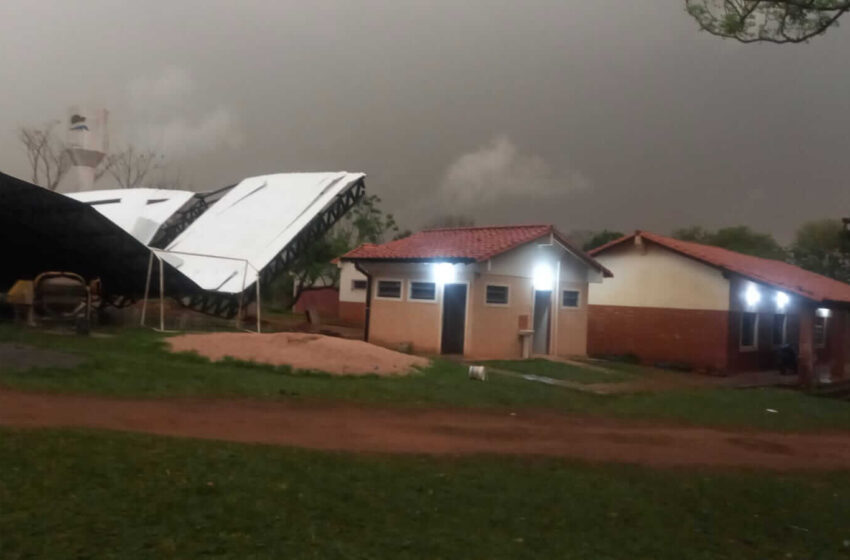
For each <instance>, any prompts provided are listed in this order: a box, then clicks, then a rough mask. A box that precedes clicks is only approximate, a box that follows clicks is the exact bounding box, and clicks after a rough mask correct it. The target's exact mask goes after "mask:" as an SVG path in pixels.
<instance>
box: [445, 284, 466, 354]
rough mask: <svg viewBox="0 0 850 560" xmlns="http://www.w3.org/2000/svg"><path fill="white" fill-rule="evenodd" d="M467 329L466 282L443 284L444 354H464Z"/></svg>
mask: <svg viewBox="0 0 850 560" xmlns="http://www.w3.org/2000/svg"><path fill="white" fill-rule="evenodd" d="M465 331H466V284H446V285H445V286H443V337H442V340H441V342H440V348H441V351H442V353H443V354H463V333H464V332H465Z"/></svg>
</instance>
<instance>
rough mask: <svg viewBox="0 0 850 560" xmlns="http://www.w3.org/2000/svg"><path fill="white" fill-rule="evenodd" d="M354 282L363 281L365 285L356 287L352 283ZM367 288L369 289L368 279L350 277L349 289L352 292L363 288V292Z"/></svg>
mask: <svg viewBox="0 0 850 560" xmlns="http://www.w3.org/2000/svg"><path fill="white" fill-rule="evenodd" d="M355 282H364V283H365V284H366V285H365V286H363V287H362V288H358V287H356V286H355V285H354V283H355ZM368 289H369V281H368V280H361V279H360V278H352V279H351V291H352V292H359V291H361V290H363V291H364V292H365V291H366V290H368Z"/></svg>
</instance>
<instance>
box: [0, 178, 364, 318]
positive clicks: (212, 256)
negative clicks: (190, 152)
mask: <svg viewBox="0 0 850 560" xmlns="http://www.w3.org/2000/svg"><path fill="white" fill-rule="evenodd" d="M364 179H365V175H363V174H362V173H346V172H339V173H290V174H286V173H284V174H276V175H265V176H261V177H252V178H248V179H245V180H243V181H241V182H240V183H239V184H237V185H234V186H232V187H228V188H226V189H220V190H218V191H214V192H212V193H208V194H209V195H214V196H209V197H205V195H203V194H201V195H197V196H196V197H195V198H192V197H191V196H189V197H186V196H185V195H179V196H174V197H173V199H172V198H169V201H170V204H169V207H168V208H167V210H168V211H167V212H166V211H165V210H166V207H165V206H163V211H162V212H157V213H155V215H154V218H155V219H156V223H157V224H158V226H157V228H152V225H151V224H150V223H145V220H148V219H150V213H149V208H148V206H150V205H149V204H147V201H148V200H156V198H147V199H145V198H144V196H147V194H150V193H146V194H145V195H140V196H142V199H143V200H145V203H144V204H141V203H140V202H139V201H138V200H136V202H133V203H123V202H117V203H116V202H108V204H118V205H119V206H116V207H114V212H113V216H111V218H113V219H110V218H108V217H107V215H108V214H109V212H103V213H102V212H101V211H99V210H98V209H97V206H98V204H94V205H92V204H91V203H92V202H98V201H101V200H105V201H112V200H114V199H115V197H113V198H111V199H110V198H103V196H104V193H103V192H102V191H101V194H100V198H98V195H95V194H86V196H85V197H84V198H87V199H88V198H89V197H93V198H91V199H89V200H88V203H85V202H81V201H80V200H75V199H73V198H71V197H68V196H65V195H62V194H58V193H54V192H50V191H48V190H46V189H43V188H41V187H38V186H36V185H33V184H30V183H28V182H26V181H22V180H20V179H17V178H15V177H11V176H9V175H5V174H2V173H0V242H2V244H3V247H4V249H5V251H4V253H5V254H4V256H3V262H4V264H3V266H2V267H0V291H5V290H8V288H9V287H10V286H11V285H12V284H13V283H14V282H15V281H16V280H18V279H22V278H23V279H32V278H34V277H35V276H36V275H38V274H39V273H41V272H44V271H46V270H64V271H73V272H76V273H77V274H80V275H81V276H83V277H84V278H86V279H87V280H92V279H95V278H98V279H100V281H101V283H102V286H103V293H104V300H105V301H107V302H109V303H112V304H114V305H121V304H123V303H126V302H130V301H134V300H137V299H139V298H141V297H143V296H144V294H145V292H146V281H147V279H148V278H149V275H150V272H151V263H152V262H153V259H154V258H155V259H156V260H157V261H159V262H160V263H162V266H163V274H162V276H163V283H164V284H163V287H164V291H165V293H166V294H167V295H168V296H169V297H172V298H174V299H177V300H178V301H179V302H180V303H181V304H183V305H185V306H187V307H189V308H191V309H194V310H197V311H201V312H204V313H208V314H213V315H217V316H220V317H233V316H235V315H236V314H237V311H238V309H239V307H240V305H241V304H242V303H244V302H246V301H251V300H252V298H253V297H254V294H255V293H256V292H255V291H254V290H252V288H253V287H254V284H255V283H256V282H257V281H258V280H259V282H260V283H262V284H268V283H269V282H270V281H271V280H272V279H274V278H275V277H277V276H278V275H280V274H281V273H283V272H284V271H285V270H286V269H287V268H288V267H289V266H290V265H291V263H292V262H293V260H294V259H295V258H296V257H297V256H298V255H299V254H301V253H302V252H303V251H304V250H305V249H306V248H307V247H308V246H309V245H310V244H311V243H312V242H314V241H315V240H317V239H318V238H320V237H321V236H322V235H324V234H325V233H326V232H327V231H328V230H329V229H330V228H331V227H333V225H334V224H335V223H336V222H337V221H338V220H339V219H340V218H341V217H342V216H343V215H344V214H345V213H346V212H347V211H348V210H349V209H350V208H351V207H352V206H354V205H355V204H356V203H357V202H358V201H359V200H360V199H361V198H362V197H363V195H364V194H365V183H364ZM92 192H97V191H92ZM222 193H223V194H222ZM119 194H120V191H119ZM123 196H128V197H129V196H130V195H128V194H124V195H123ZM123 196H122V197H118V198H122V200H123ZM142 199H139V200H142ZM180 200H182V203H181V204H180V205H179V207H180V208H178V204H177V202H178V201H180ZM213 200H214V201H213ZM154 204H160V203H157V202H155V203H154ZM175 208H178V211H175V210H174V209H175ZM145 212H148V215H144V214H145ZM105 214H106V215H105ZM119 223H120V224H121V225H119ZM122 225H123V226H124V227H122ZM142 240H147V241H148V242H149V243H150V244H151V246H149V245H146V244H145V243H143V242H142ZM153 246H159V247H163V246H164V247H165V248H164V249H154V248H153Z"/></svg>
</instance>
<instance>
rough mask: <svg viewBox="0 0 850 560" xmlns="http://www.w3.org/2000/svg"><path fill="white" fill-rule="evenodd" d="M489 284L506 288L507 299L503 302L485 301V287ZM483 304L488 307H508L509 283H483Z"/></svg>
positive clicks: (509, 302)
mask: <svg viewBox="0 0 850 560" xmlns="http://www.w3.org/2000/svg"><path fill="white" fill-rule="evenodd" d="M490 286H493V287H497V288H506V289H507V290H508V299H507V300H506V301H505V303H490V302H488V301H487V288H489V287H490ZM484 305H486V306H488V307H510V305H511V285H510V284H500V283H497V282H486V283H485V284H484Z"/></svg>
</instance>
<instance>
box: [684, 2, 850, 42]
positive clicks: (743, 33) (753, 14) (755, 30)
mask: <svg viewBox="0 0 850 560" xmlns="http://www.w3.org/2000/svg"><path fill="white" fill-rule="evenodd" d="M685 9H686V10H687V11H688V13H689V14H691V15H692V16H693V17H694V19H696V20H697V23H698V24H699V26H700V27H701V28H702V29H703V30H705V31H708V32H709V33H711V34H712V35H717V36H719V37H724V38H730V39H735V40H737V41H740V42H742V43H755V42H768V43H780V44H781V43H805V42H806V41H808V40H809V39H811V38H813V37H815V36H817V35H820V34H822V33H825V32H826V31H827V29H829V28H830V27H833V26H837V25H838V18H840V17H841V16H842V15H844V13H845V12H847V11H848V10H850V0H685Z"/></svg>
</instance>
